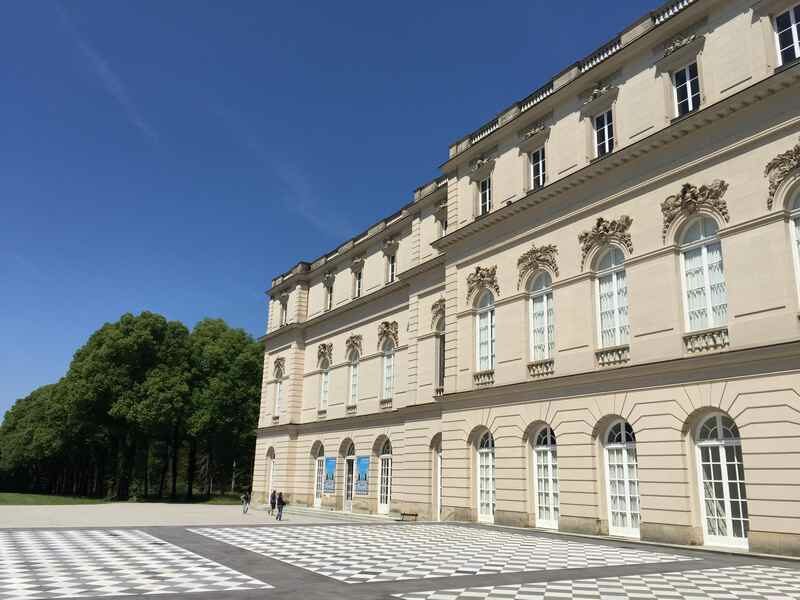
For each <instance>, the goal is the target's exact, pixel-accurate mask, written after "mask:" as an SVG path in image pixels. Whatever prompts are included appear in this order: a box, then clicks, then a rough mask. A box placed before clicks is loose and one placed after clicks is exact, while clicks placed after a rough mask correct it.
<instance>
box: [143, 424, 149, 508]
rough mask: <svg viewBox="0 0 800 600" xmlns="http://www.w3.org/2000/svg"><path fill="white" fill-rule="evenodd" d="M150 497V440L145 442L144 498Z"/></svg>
mask: <svg viewBox="0 0 800 600" xmlns="http://www.w3.org/2000/svg"><path fill="white" fill-rule="evenodd" d="M149 496H150V438H147V439H146V440H145V442H144V497H145V498H147V497H149Z"/></svg>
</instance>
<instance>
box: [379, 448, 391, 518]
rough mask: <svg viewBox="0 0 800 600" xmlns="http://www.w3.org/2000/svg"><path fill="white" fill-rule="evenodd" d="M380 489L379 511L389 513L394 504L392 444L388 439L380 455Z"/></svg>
mask: <svg viewBox="0 0 800 600" xmlns="http://www.w3.org/2000/svg"><path fill="white" fill-rule="evenodd" d="M380 469H381V477H380V490H379V494H378V512H379V513H381V514H388V512H389V510H390V507H391V504H392V445H391V444H390V443H389V440H386V443H384V445H383V448H382V449H381V455H380Z"/></svg>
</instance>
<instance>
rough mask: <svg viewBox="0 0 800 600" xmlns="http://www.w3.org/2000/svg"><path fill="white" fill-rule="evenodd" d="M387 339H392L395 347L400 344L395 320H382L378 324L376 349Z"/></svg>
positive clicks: (398, 329)
mask: <svg viewBox="0 0 800 600" xmlns="http://www.w3.org/2000/svg"><path fill="white" fill-rule="evenodd" d="M387 339H389V340H392V343H393V344H394V346H395V348H396V347H397V346H399V345H400V327H399V326H398V325H397V321H383V322H382V323H381V324H380V325H378V349H380V348H381V346H383V343H384V341H386V340H387Z"/></svg>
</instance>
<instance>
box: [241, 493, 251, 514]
mask: <svg viewBox="0 0 800 600" xmlns="http://www.w3.org/2000/svg"><path fill="white" fill-rule="evenodd" d="M241 500H242V512H243V513H244V514H247V511H248V509H249V508H250V491H249V490H245V492H244V493H243V494H242V496H241Z"/></svg>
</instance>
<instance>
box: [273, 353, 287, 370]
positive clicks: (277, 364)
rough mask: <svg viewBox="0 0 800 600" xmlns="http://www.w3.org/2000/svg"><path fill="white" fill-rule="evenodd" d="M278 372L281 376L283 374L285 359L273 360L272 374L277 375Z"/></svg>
mask: <svg viewBox="0 0 800 600" xmlns="http://www.w3.org/2000/svg"><path fill="white" fill-rule="evenodd" d="M278 371H280V372H281V374H283V373H284V372H285V371H286V359H285V358H283V357H282V356H279V357H278V358H276V359H275V363H274V365H273V368H272V372H273V373H277V372H278Z"/></svg>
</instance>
